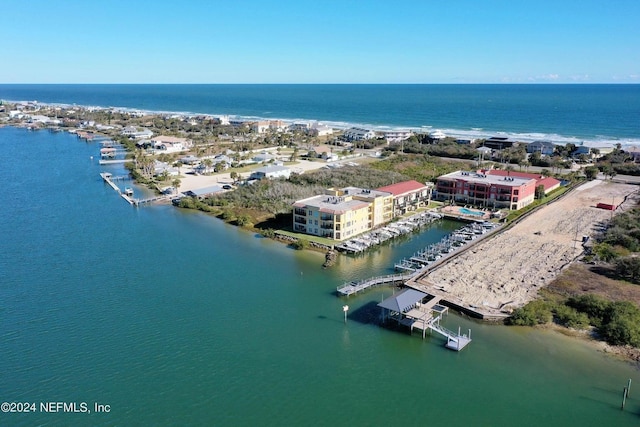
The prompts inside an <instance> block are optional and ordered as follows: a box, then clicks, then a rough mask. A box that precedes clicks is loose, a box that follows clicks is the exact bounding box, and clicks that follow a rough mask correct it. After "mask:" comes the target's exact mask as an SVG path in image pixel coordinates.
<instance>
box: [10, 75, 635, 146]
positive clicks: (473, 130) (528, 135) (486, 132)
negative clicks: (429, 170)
mask: <svg viewBox="0 0 640 427" xmlns="http://www.w3.org/2000/svg"><path fill="white" fill-rule="evenodd" d="M27 86H28V85H27ZM0 101H4V102H7V103H13V104H22V103H35V104H37V105H42V106H46V107H64V108H81V109H86V110H106V111H113V112H121V113H141V114H144V115H171V116H179V117H183V118H184V117H194V116H201V117H207V118H218V117H222V116H227V117H229V118H233V119H237V120H241V121H262V120H281V121H283V122H285V123H288V124H293V123H299V122H307V123H312V122H317V123H322V124H324V125H326V126H329V127H331V128H333V129H337V130H341V131H343V130H346V129H349V128H352V127H360V128H367V129H372V130H374V131H377V132H384V131H393V130H409V131H412V132H414V133H428V132H430V131H435V130H440V131H442V132H444V133H445V135H447V136H451V137H454V138H466V139H486V138H490V137H492V136H500V137H507V138H509V139H513V140H516V141H520V142H525V143H528V142H533V141H539V140H548V141H552V142H553V143H556V144H560V145H566V144H576V145H585V146H588V147H593V148H597V147H613V146H615V145H616V144H618V143H619V144H621V145H622V146H623V147H629V146H634V145H640V137H639V138H636V139H634V138H629V137H617V136H607V135H600V134H597V135H590V136H585V137H577V136H573V135H562V134H558V133H553V132H548V133H545V132H534V131H529V132H516V131H508V130H504V129H503V130H495V129H485V128H482V127H469V128H451V127H446V126H433V125H429V124H424V125H420V124H414V125H397V124H393V123H366V122H359V121H341V120H322V119H317V118H305V117H280V116H266V115H262V116H260V115H242V114H236V113H211V112H195V111H176V110H163V109H159V110H155V109H145V108H137V107H130V106H101V105H85V104H75V103H71V104H70V103H65V102H40V101H38V100H9V99H0Z"/></svg>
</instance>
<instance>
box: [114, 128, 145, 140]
mask: <svg viewBox="0 0 640 427" xmlns="http://www.w3.org/2000/svg"><path fill="white" fill-rule="evenodd" d="M121 134H122V135H124V136H126V137H129V138H130V139H149V138H151V137H152V136H153V132H152V131H150V130H149V129H142V130H139V129H138V128H137V127H135V126H127V127H125V128H124V129H122V132H121Z"/></svg>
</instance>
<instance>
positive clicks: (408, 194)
mask: <svg viewBox="0 0 640 427" xmlns="http://www.w3.org/2000/svg"><path fill="white" fill-rule="evenodd" d="M432 186H433V184H431V183H429V185H426V184H423V183H421V182H418V181H414V180H411V181H403V182H398V183H397V184H391V185H387V186H384V187H380V188H378V191H386V192H388V193H391V194H393V216H399V215H404V214H405V213H407V212H409V211H413V210H416V209H418V208H419V207H422V206H427V205H428V204H429V201H430V200H431V189H432Z"/></svg>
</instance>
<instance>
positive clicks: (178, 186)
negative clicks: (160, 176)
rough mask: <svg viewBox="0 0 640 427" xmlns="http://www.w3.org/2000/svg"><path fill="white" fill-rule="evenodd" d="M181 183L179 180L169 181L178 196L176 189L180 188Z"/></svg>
mask: <svg viewBox="0 0 640 427" xmlns="http://www.w3.org/2000/svg"><path fill="white" fill-rule="evenodd" d="M181 183H182V181H181V180H180V178H174V179H173V181H171V185H172V186H173V188H175V191H176V194H178V189H179V188H180V184H181Z"/></svg>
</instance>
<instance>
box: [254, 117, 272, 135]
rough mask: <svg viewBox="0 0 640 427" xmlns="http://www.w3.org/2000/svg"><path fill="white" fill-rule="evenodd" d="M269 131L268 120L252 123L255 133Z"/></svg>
mask: <svg viewBox="0 0 640 427" xmlns="http://www.w3.org/2000/svg"><path fill="white" fill-rule="evenodd" d="M268 130H269V122H268V121H266V120H260V121H257V122H253V123H251V131H252V132H254V133H267V131H268Z"/></svg>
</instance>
